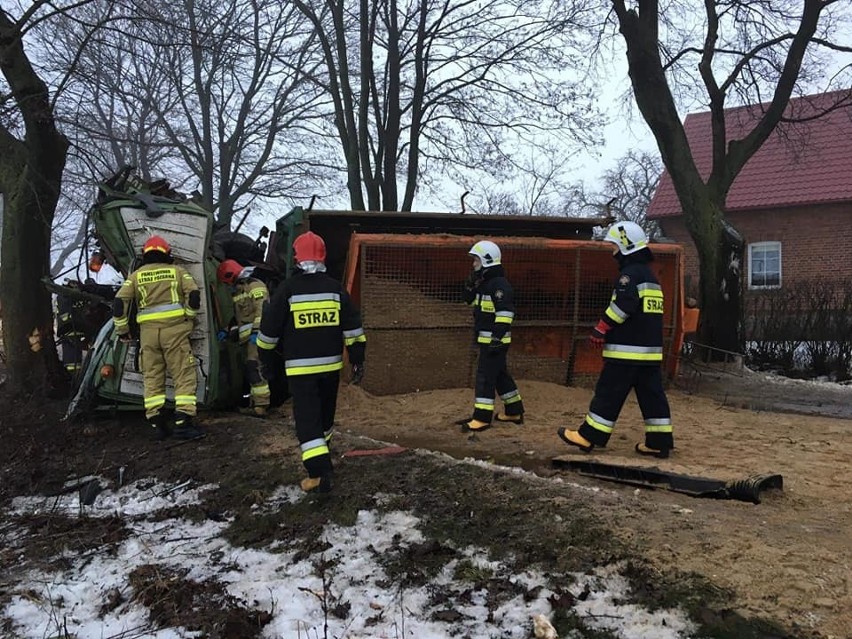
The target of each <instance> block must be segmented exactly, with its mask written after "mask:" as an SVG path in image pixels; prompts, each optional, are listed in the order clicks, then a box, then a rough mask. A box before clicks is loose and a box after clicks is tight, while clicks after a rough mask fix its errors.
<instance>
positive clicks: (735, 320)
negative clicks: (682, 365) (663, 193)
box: [685, 199, 743, 359]
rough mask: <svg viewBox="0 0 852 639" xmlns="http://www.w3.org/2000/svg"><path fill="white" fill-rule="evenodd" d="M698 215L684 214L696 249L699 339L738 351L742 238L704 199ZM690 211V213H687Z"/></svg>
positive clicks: (720, 355) (716, 353) (716, 354)
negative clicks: (699, 315) (698, 287)
mask: <svg viewBox="0 0 852 639" xmlns="http://www.w3.org/2000/svg"><path fill="white" fill-rule="evenodd" d="M702 207H703V208H706V209H707V210H705V211H703V212H701V213H700V214H698V215H696V214H694V213H693V214H691V215H690V214H687V215H686V216H685V221H686V223H687V228H688V229H689V232H690V234H691V236H692V239H693V241H694V242H695V247H696V249H697V251H698V260H699V264H700V267H699V274H700V279H701V282H700V304H699V306H700V308H701V327H700V330H699V335H698V338H699V341H700V343H702V344H707V345H709V346H712V347H713V348H715V349H718V350H717V351H714V352H712V353H708V356H710V357H712V358H714V359H724V356H725V353H722V352H719V351H730V352H732V353H739V352H742V341H741V337H740V327H741V319H742V317H741V315H742V305H741V297H742V259H743V242H742V238H741V237H740V236H739V234H738V233H737V232H736V230H734V229H733V227H731V226H730V225H729V224H728V223H727V222H726V221H725V220H724V217H723V215H722V212H721V210H720V208H719V206H718V205H717V204H715V203H713V202H712V201H709V199H708V200H706V201H705V202H703V203H702ZM691 213H692V212H691Z"/></svg>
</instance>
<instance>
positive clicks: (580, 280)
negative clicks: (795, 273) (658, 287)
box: [69, 170, 694, 415]
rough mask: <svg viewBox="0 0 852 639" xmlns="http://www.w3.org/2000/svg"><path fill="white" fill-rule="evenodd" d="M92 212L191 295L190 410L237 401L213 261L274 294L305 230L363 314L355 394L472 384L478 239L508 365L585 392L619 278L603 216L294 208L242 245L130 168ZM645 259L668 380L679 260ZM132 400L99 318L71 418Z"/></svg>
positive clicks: (669, 251)
mask: <svg viewBox="0 0 852 639" xmlns="http://www.w3.org/2000/svg"><path fill="white" fill-rule="evenodd" d="M90 217H91V223H92V225H93V227H94V236H95V237H96V239H97V240H98V243H99V245H100V250H101V251H102V252H103V254H104V256H105V258H106V259H107V261H108V262H109V263H110V264H111V265H112V266H113V267H114V268H116V269H117V270H118V271H120V272H121V273H122V274H124V275H127V274H128V273H129V272H130V271H132V270H133V269H134V268H135V266H136V265H137V263H136V260H137V259H138V256H139V254H140V252H141V247H142V245H143V244H144V242H145V240H146V239H147V238H148V237H150V236H151V235H152V234H157V235H161V236H163V237H164V238H165V239H166V240H167V241H168V242H169V243H170V244H171V246H172V253H173V256H174V258H175V261H176V262H177V263H180V264H182V265H183V266H184V267H186V268H187V269H188V270H189V271H190V273H191V274H192V276H193V277H194V278H195V280H196V281H197V282H198V284H199V287H201V289H202V290H203V295H202V302H201V312H200V313H199V321H198V323H197V325H196V327H195V329H194V330H193V332H192V335H191V336H190V340H191V343H192V349H193V353H194V354H195V356H196V359H197V362H198V380H199V381H198V389H197V398H198V402H199V404H200V405H201V406H202V407H206V408H225V407H231V406H235V405H237V404H239V403H241V402H242V401H244V391H245V382H244V380H243V366H242V361H241V359H240V358H241V353H240V349H239V347H238V345H236V344H234V343H231V342H227V341H226V342H219V341H218V340H217V339H216V337H215V336H216V334H217V332H218V331H220V330H222V329H225V328H227V327H228V323H229V322H230V321H231V318H232V316H233V307H232V302H231V295H230V291H229V290H228V289H227V287H224V286H221V285H220V284H219V283H218V282H217V280H216V268H217V266H218V264H219V263H220V261H221V260H224V259H236V260H237V261H239V262H240V263H242V264H243V265H246V266H249V265H252V266H255V267H256V271H255V274H256V275H257V276H258V277H260V278H261V279H264V280H266V281H267V284H268V286H269V288H270V290H271V291H274V289H275V286H276V284H277V283H278V282H280V281H281V280H282V279H283V278H285V277H286V276H288V275H289V274H290V273H291V271H292V269H293V255H292V244H293V240H294V239H295V238H296V237H297V236H298V235H299V234H301V233H304V232H306V231H308V230H311V231H314V232H315V233H317V234H319V235H320V236H321V237H323V238H324V240H325V241H326V245H327V252H328V258H327V265H328V269H329V273H330V274H331V275H332V276H334V277H337V278H339V279H340V280H341V281H343V282H344V283H345V285H346V287H347V289H348V290H349V291H350V293H351V295H352V297H353V299H354V300H355V302H356V303H357V304H358V305H359V306H360V308H361V312H362V315H363V324H364V327H365V329H366V331H367V334H368V344H369V348H368V350H367V353H368V356H367V357H368V365H369V372H368V374H367V376H366V377H365V379H364V382H363V385H364V388H365V389H366V390H367V391H369V392H371V393H374V394H380V395H381V394H392V393H404V392H412V391H417V390H427V389H434V388H450V387H456V386H467V385H471V384H472V382H473V376H474V374H475V368H476V366H475V361H476V350H475V349H474V348H473V342H472V339H471V335H472V326H471V319H470V311H469V309H468V307H467V306H465V305H464V304H463V303H461V301H460V288H461V285H460V283H461V282H462V281H463V280H464V278H465V276H466V274H467V273H468V271H469V269H470V258H469V256H468V255H467V251H468V249H469V248H470V246H471V245H472V244H473V243H474V242H475V241H476V240H478V239H485V238H490V239H494V240H495V241H497V242H498V243H499V244H500V246H501V249H502V250H503V261H504V265H505V267H506V270H507V273H508V275H509V277H510V279H511V281H512V283H513V287H514V288H515V291H516V320H515V322H514V324H513V327H512V333H513V348H512V351H511V355H510V357H511V358H512V366H513V370H515V371H517V376H518V377H521V378H526V379H537V380H543V381H551V382H556V383H561V384H583V383H586V382H588V381H589V380H590V379H592V378H593V377H594V376H595V375H597V373H598V371H599V370H600V367H601V359H600V355H599V353H597V352H596V351H593V350H592V349H591V348H590V347H589V345H588V340H587V336H588V333H589V331H590V329H591V327H592V326H593V325H594V324H595V323H596V322H597V320H598V318H599V316H600V313H601V312H602V311H603V309H604V308H605V307H606V305H607V304H608V302H609V298H610V295H611V291H612V282H613V279H614V278H615V276H616V274H617V266H616V264H615V262H614V260H612V259H611V250H610V248H609V246H606V245H604V243H603V242H600V241H598V240H595V239H593V237H594V231H595V229H596V228H597V227H601V226H604V225H606V224H608V223H609V222H610V221H611V220H608V219H603V218H568V217H564V218H556V217H535V216H501V215H488V216H478V215H470V214H453V213H400V212H369V211H322V210H311V209H310V207H309V208H307V209H303V208H301V207H296V208H294V209H293V210H291V211H290V212H289V213H287V214H286V215H284V216H283V217H281V218H280V219H279V220H278V221H277V223H276V227H275V229H274V231H272V232H271V233H268V232H267V230H266V229H263V231H262V233H261V236H260V237H258V238H256V239H252V238H250V237H247V236H244V235H241V234H239V233H232V232H230V231H229V230H227V229H225V230H221V231H219V232H215V230H214V220H213V216H212V214H211V213H210V212H209V211H206V210H205V209H203V208H202V207H201V206H199V205H198V204H197V203H195V202H193V201H192V200H190V199H187V198H186V197H184V196H181V195H180V194H177V193H175V192H174V191H172V190H171V189H169V188H168V185H167V184H165V183H163V182H158V183H153V184H151V183H147V182H144V181H142V180H140V179H138V178H137V177H136V176H134V175H133V174H132V172H130V171H128V170H125V171H122V172H121V173H119V174H118V175H117V176H115V177H114V178H112V179H110V180H108V181H107V182H105V183H104V184H103V185H101V187H100V190H99V196H98V200H97V202H96V203H95V205H94V206H93V207H92V210H91V213H90ZM653 250H654V253H655V255H656V260H655V262H654V263H653V268H654V270H655V272H656V274H657V276H658V278H659V279H660V282H661V284H662V286H663V291H664V294H665V298H666V301H667V304H666V309H665V315H664V326H665V335H664V339H665V341H664V346H665V362H664V365H665V368H666V370H667V371H668V373H669V374H670V375H673V374H675V372H676V371H677V365H678V361H679V357H678V355H679V353H680V350H681V348H682V345H683V338H684V334H685V332H687V331H689V330H694V327H693V326H692V324H693V319H692V317H691V316H690V313H689V312H688V311H687V309H685V308H684V296H683V252H682V249H681V247H680V246H678V245H673V244H655V245H654V246H653ZM273 377H275V376H273ZM273 386H275V384H273ZM277 387H278V389H277V390H276V389H275V388H273V394H274V395H275V394H277V395H278V396H279V398H280V397H283V396H285V395H286V386H285V385H284V384H282V383H281V378H280V377H279V379H278V382H277ZM142 403H143V402H142V376H141V372H140V371H139V366H138V355H137V347H136V345H135V344H133V343H131V344H129V345H128V344H125V343H123V342H121V341H119V340H117V339H116V338H115V336H114V332H113V326H112V321H111V320H109V321H107V322H106V323H105V324H104V326H103V327H102V328H101V330H100V332H99V333H98V335H97V338H96V340H95V343H94V345H93V346H92V348H91V350H90V351H89V353H88V356H87V359H86V362H85V363H84V367H83V371H82V374H81V376H80V383H79V387H78V390H77V393H76V395H75V397H74V399H73V401H72V403H71V406H70V407H69V414H70V415H75V414H80V413H82V412H86V411H89V410H96V409H110V410H123V409H138V410H141V408H142Z"/></svg>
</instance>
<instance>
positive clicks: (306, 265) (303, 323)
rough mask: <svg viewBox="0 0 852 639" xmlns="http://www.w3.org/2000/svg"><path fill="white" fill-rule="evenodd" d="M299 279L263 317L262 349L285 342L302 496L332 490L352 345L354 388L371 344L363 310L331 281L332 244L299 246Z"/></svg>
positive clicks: (309, 239) (305, 238) (311, 237)
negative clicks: (332, 445) (341, 393)
mask: <svg viewBox="0 0 852 639" xmlns="http://www.w3.org/2000/svg"><path fill="white" fill-rule="evenodd" d="M293 249H294V251H295V259H296V266H297V268H298V273H296V274H295V275H293V276H292V277H290V278H288V279H287V280H286V281H285V282H284V283H283V284H281V285H279V286H278V288H277V289H276V290H275V293H274V294H273V295H272V299H271V300H270V301H269V304H267V305H266V307H265V308H264V311H263V318H262V319H261V322H260V333H259V334H258V336H257V347H258V348H259V349H262V350H263V351H265V352H267V353H268V352H270V351H272V350H273V349H274V348H276V346H277V345H278V343H279V341H280V342H282V348H283V354H284V368H285V372H286V374H287V383H288V386H289V388H290V393H291V394H292V396H293V417H294V419H295V422H296V435H297V437H298V438H299V446H300V448H301V451H302V464H303V465H304V467H305V470H307V473H308V477H307V478H305V479H303V480H302V482H301V486H302V489H303V490H304V491H306V492H308V491H318V492H328V491H329V490H331V474H332V470H333V468H332V462H331V453H330V452H329V448H328V445H329V440H330V439H331V435H332V430H333V427H334V414H335V408H336V405H337V390H338V386H339V383H340V371H341V369H342V368H343V346H344V345H346V348H347V351H348V355H349V362H350V363H351V365H352V377H351V383H353V384H358V383H360V381H361V378H362V377H363V375H364V351H365V348H366V342H367V338H366V336H365V335H364V329H363V327H362V326H361V316H360V313H359V312H358V309H357V308H356V307H355V305H354V304H353V303H352V302H351V300H350V299H349V294H348V293H347V292H346V290H345V289H344V288H343V286H342V285H341V284H340V282H338V281H337V280H335V279H333V278H331V277H329V276H328V275H326V272H325V271H326V268H325V255H326V252H325V242H323V240H322V238H321V237H320V236H319V235H316V234H315V233H313V232H311V231H308V232H307V233H303V234H302V235H300V236H299V237H297V238H296V241H295V242H293Z"/></svg>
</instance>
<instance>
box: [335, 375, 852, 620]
mask: <svg viewBox="0 0 852 639" xmlns="http://www.w3.org/2000/svg"><path fill="white" fill-rule="evenodd" d="M705 377H708V378H709V377H712V378H713V379H712V383H711V380H710V379H706V380H705V381H704V383H703V386H704V392H706V393H707V394H709V395H711V396H709V397H708V396H703V395H701V394H688V393H686V392H684V391H682V390H678V389H672V390H670V393H669V400H670V402H671V405H672V415H673V419H674V424H675V442H676V444H675V445H676V451H675V453H674V454H673V455H672V457H671V458H669V459H667V460H648V459H645V458H641V457H638V456H637V455H635V454H634V452H633V446H634V444H635V442H636V441H639V440H640V439H641V437H642V434H641V433H642V429H641V424H642V421H641V415H640V413H639V410H638V406H637V404H636V402H635V400H634V399H633V398H631V399H630V400H629V401H628V404H627V406H626V407H625V410H624V411H623V413H622V416H621V418H620V419H619V422H618V424H617V427H616V431H615V433H614V435H613V439H612V440H611V442H610V445H609V447H608V448H607V449H606V450H604V451H600V452H598V451H595V452H594V453H592V454H591V455H588V456H586V455H584V454H583V453H582V452H580V451H577V453H574V452H572V451H571V450H569V448H568V447H567V446H566V445H565V444H563V443H562V442H561V440H559V439H558V437H557V436H556V434H555V431H556V429H557V428H558V427H559V426H565V425H577V424H579V423H580V421H581V420H582V418H583V416H584V414H585V410H586V408H587V407H588V402H589V400H590V398H591V392H590V391H589V390H587V389H578V388H569V387H564V386H558V385H554V384H547V383H540V382H530V381H527V382H521V383H519V386H520V388H521V392H522V395H523V398H524V403H525V405H526V410H527V420H526V423H525V424H524V425H523V426H515V425H502V424H501V425H499V426H495V427H494V428H492V429H490V430H488V431H486V432H483V433H479V434H476V435H474V436H469V435H464V434H461V433H460V432H459V430H458V427H455V426H453V425H452V422H453V421H455V420H456V419H458V418H460V417H464V416H465V415H466V414H467V405H468V403H469V402H470V400H471V397H470V394H471V391H470V390H467V389H455V390H446V391H431V392H422V393H418V394H409V395H404V396H393V397H371V396H368V395H366V394H365V393H364V392H362V391H361V390H360V389H356V388H346V389H344V392H343V394H342V397H341V400H340V406H339V418H340V422H341V424H345V426H346V427H347V428H349V429H351V430H352V431H353V432H356V433H360V434H366V435H369V436H371V437H374V438H376V439H379V440H383V441H387V442H391V443H394V444H398V445H402V446H409V447H423V448H428V449H431V450H440V451H444V452H446V453H448V454H450V455H453V456H456V457H473V458H476V459H486V460H490V461H494V462H496V463H498V464H505V465H516V466H522V467H524V468H527V469H530V470H532V471H534V472H536V473H537V474H540V475H545V476H556V475H562V476H564V477H565V479H566V480H569V479H570V481H576V482H579V483H589V484H595V485H599V486H605V487H606V489H607V490H609V491H612V492H613V494H614V495H616V496H617V499H616V500H615V501H614V502H608V503H607V504H605V505H604V504H601V508H600V509H599V510H598V514H600V515H603V516H604V518H605V519H607V520H608V521H609V523H610V526H611V529H612V530H613V531H614V532H615V533H616V534H618V535H619V536H621V537H622V538H623V539H625V540H628V541H630V542H632V543H636V544H638V545H639V546H640V547H642V548H643V549H644V551H645V553H646V555H647V557H649V558H651V559H652V561H654V562H655V563H656V564H657V565H659V566H660V567H666V566H672V565H674V566H678V567H679V568H681V569H684V570H689V571H694V572H696V573H698V574H701V575H704V576H706V577H707V578H708V579H710V580H712V581H713V582H714V583H716V584H719V585H720V586H722V587H726V588H731V589H733V590H734V591H735V592H736V593H737V599H738V601H739V603H740V606H741V610H742V612H744V613H745V614H750V615H761V614H765V615H770V616H771V617H773V618H776V619H779V620H781V621H782V622H784V623H786V624H787V625H788V627H791V626H799V627H803V628H811V629H814V630H817V631H819V632H820V633H822V634H823V635H825V636H833V637H852V583H850V580H852V532H850V531H852V492H850V491H849V486H850V485H852V464H850V460H852V420H847V419H835V418H828V417H821V416H815V415H809V416H803V415H799V414H784V413H772V412H764V411H752V410H745V409H741V408H735V407H732V406H730V405H728V400H729V399H730V398H731V397H736V402H737V403H751V404H758V403H759V404H761V405H765V404H766V403H767V402H770V401H772V398H773V397H775V398H776V399H779V400H784V402H785V403H787V404H790V403H793V404H795V405H796V406H797V408H799V409H802V407H807V406H809V405H810V406H811V408H813V406H812V404H818V405H820V404H821V402H824V401H826V400H824V399H820V400H816V399H813V398H815V397H817V396H818V395H819V394H820V392H823V393H824V392H827V391H825V389H824V388H823V386H822V385H814V384H810V385H809V384H805V383H798V384H790V383H783V382H779V383H776V384H772V383H771V382H769V381H766V380H765V379H764V381H762V382H760V381H759V380H760V379H763V377H764V376H761V375H758V374H751V375H749V374H747V373H745V374H743V376H740V375H712V376H711V375H707V374H705ZM744 377H748V378H749V382H748V383H746V382H744V381H743V378H744ZM701 386H702V385H699V386H698V391H699V393H701ZM746 387H750V388H751V387H753V390H754V392H753V393H752V395H750V396H748V395H746V394H745V393H744V392H743V389H744V388H746ZM832 392H833V393H836V395H835V396H834V399H835V400H838V401H839V400H840V398H844V401H845V405H846V406H847V407H848V406H849V405H850V404H852V388H843V387H841V388H839V389H834V390H833V391H832ZM809 398H811V399H810V400H809ZM828 410H829V412H833V411H835V409H834V408H832V405H829V408H828ZM563 455H569V456H570V457H571V458H578V459H591V460H598V461H604V462H607V463H612V464H624V465H633V466H649V467H654V466H656V467H658V468H660V469H663V470H667V471H673V472H677V473H684V474H689V475H697V476H702V477H709V478H714V479H722V480H732V479H741V478H745V477H748V476H750V475H755V474H762V473H778V474H781V475H782V476H783V480H784V488H783V492H782V493H781V494H777V495H774V494H772V493H769V492H767V493H764V497H765V498H764V499H763V502H762V503H761V504H759V505H752V504H748V503H744V502H739V501H727V500H726V501H719V500H707V499H695V498H692V497H690V496H688V495H683V494H678V493H673V492H669V491H650V490H644V489H636V488H633V487H630V486H621V485H619V484H613V483H601V482H596V481H595V480H591V479H585V478H581V477H579V476H577V475H574V474H572V473H570V472H566V471H555V470H554V469H553V468H552V467H551V460H552V458H554V457H557V456H563ZM775 492H777V491H773V493H775Z"/></svg>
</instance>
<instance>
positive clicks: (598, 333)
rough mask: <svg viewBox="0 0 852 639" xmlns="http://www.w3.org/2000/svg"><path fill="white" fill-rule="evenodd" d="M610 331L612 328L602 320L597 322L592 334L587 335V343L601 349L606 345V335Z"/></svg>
mask: <svg viewBox="0 0 852 639" xmlns="http://www.w3.org/2000/svg"><path fill="white" fill-rule="evenodd" d="M611 330H612V326H610V325H609V324H607V323H606V322H604V321H603V320H598V323H597V324H596V325H595V327H594V328H593V329H592V334H591V335H589V341H590V342H591V343H592V346H594V347H595V348H602V347H603V345H604V344H605V343H606V334H607V333H608V332H609V331H611Z"/></svg>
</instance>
